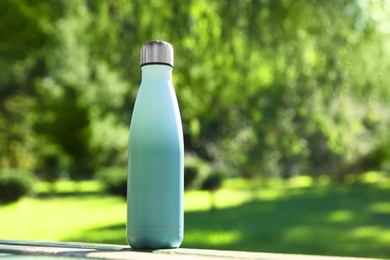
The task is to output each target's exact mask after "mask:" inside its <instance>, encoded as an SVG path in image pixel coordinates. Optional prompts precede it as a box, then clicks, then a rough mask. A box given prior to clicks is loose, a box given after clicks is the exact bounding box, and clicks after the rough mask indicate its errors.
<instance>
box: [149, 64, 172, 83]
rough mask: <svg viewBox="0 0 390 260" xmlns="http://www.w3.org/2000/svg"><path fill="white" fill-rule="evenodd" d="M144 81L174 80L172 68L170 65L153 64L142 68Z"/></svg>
mask: <svg viewBox="0 0 390 260" xmlns="http://www.w3.org/2000/svg"><path fill="white" fill-rule="evenodd" d="M141 70H142V80H164V81H165V80H166V81H170V80H172V67H170V66H168V65H160V64H152V65H145V66H142V67H141Z"/></svg>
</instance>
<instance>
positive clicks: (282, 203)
mask: <svg viewBox="0 0 390 260" xmlns="http://www.w3.org/2000/svg"><path fill="white" fill-rule="evenodd" d="M125 236H126V226H125V223H119V224H116V225H111V226H104V227H100V228H95V229H91V230H86V231H83V232H82V235H80V236H79V237H73V238H70V239H71V240H74V241H83V242H99V243H114V244H126V237H125ZM389 244H390V191H389V190H388V189H381V188H378V187H374V186H355V187H328V188H315V187H311V188H305V189H291V190H290V189H287V190H285V191H284V196H282V197H281V198H278V199H275V200H261V199H259V200H254V201H250V202H246V203H244V204H241V205H239V206H234V207H228V208H222V209H218V210H217V211H215V212H208V211H193V212H186V214H185V238H184V243H183V245H182V247H189V248H210V249H225V250H244V251H262V252H277V253H301V254H319V255H348V256H362V257H383V258H389V257H390V247H389Z"/></svg>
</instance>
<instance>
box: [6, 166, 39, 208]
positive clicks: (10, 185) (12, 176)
mask: <svg viewBox="0 0 390 260" xmlns="http://www.w3.org/2000/svg"><path fill="white" fill-rule="evenodd" d="M33 185H34V176H33V174H32V173H31V172H29V171H25V170H21V169H1V170H0V202H1V203H11V202H16V201H18V200H19V199H20V198H21V197H23V196H25V195H27V194H28V193H30V192H31V191H32V190H33Z"/></svg>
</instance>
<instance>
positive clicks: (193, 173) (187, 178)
mask: <svg viewBox="0 0 390 260" xmlns="http://www.w3.org/2000/svg"><path fill="white" fill-rule="evenodd" d="M198 175H199V167H197V166H195V165H186V166H184V189H186V190H187V189H191V188H194V186H195V183H196V178H197V177H198Z"/></svg>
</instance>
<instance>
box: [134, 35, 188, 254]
mask: <svg viewBox="0 0 390 260" xmlns="http://www.w3.org/2000/svg"><path fill="white" fill-rule="evenodd" d="M172 68H173V48H172V46H171V45H170V44H169V43H167V42H162V41H153V42H148V43H146V44H144V45H143V46H142V48H141V69H142V82H141V86H140V89H139V91H138V95H137V98H136V102H135V107H134V111H133V116H132V120H131V125H130V136H129V160H128V183H127V241H128V243H129V245H130V246H131V247H133V248H153V249H154V248H176V247H179V246H180V244H181V242H182V241H183V224H184V219H183V218H184V216H183V215H184V213H183V192H184V185H183V178H184V175H183V172H184V144H183V130H182V124H181V119H180V112H179V106H178V103H177V99H176V95H175V90H174V88H173V85H172Z"/></svg>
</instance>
